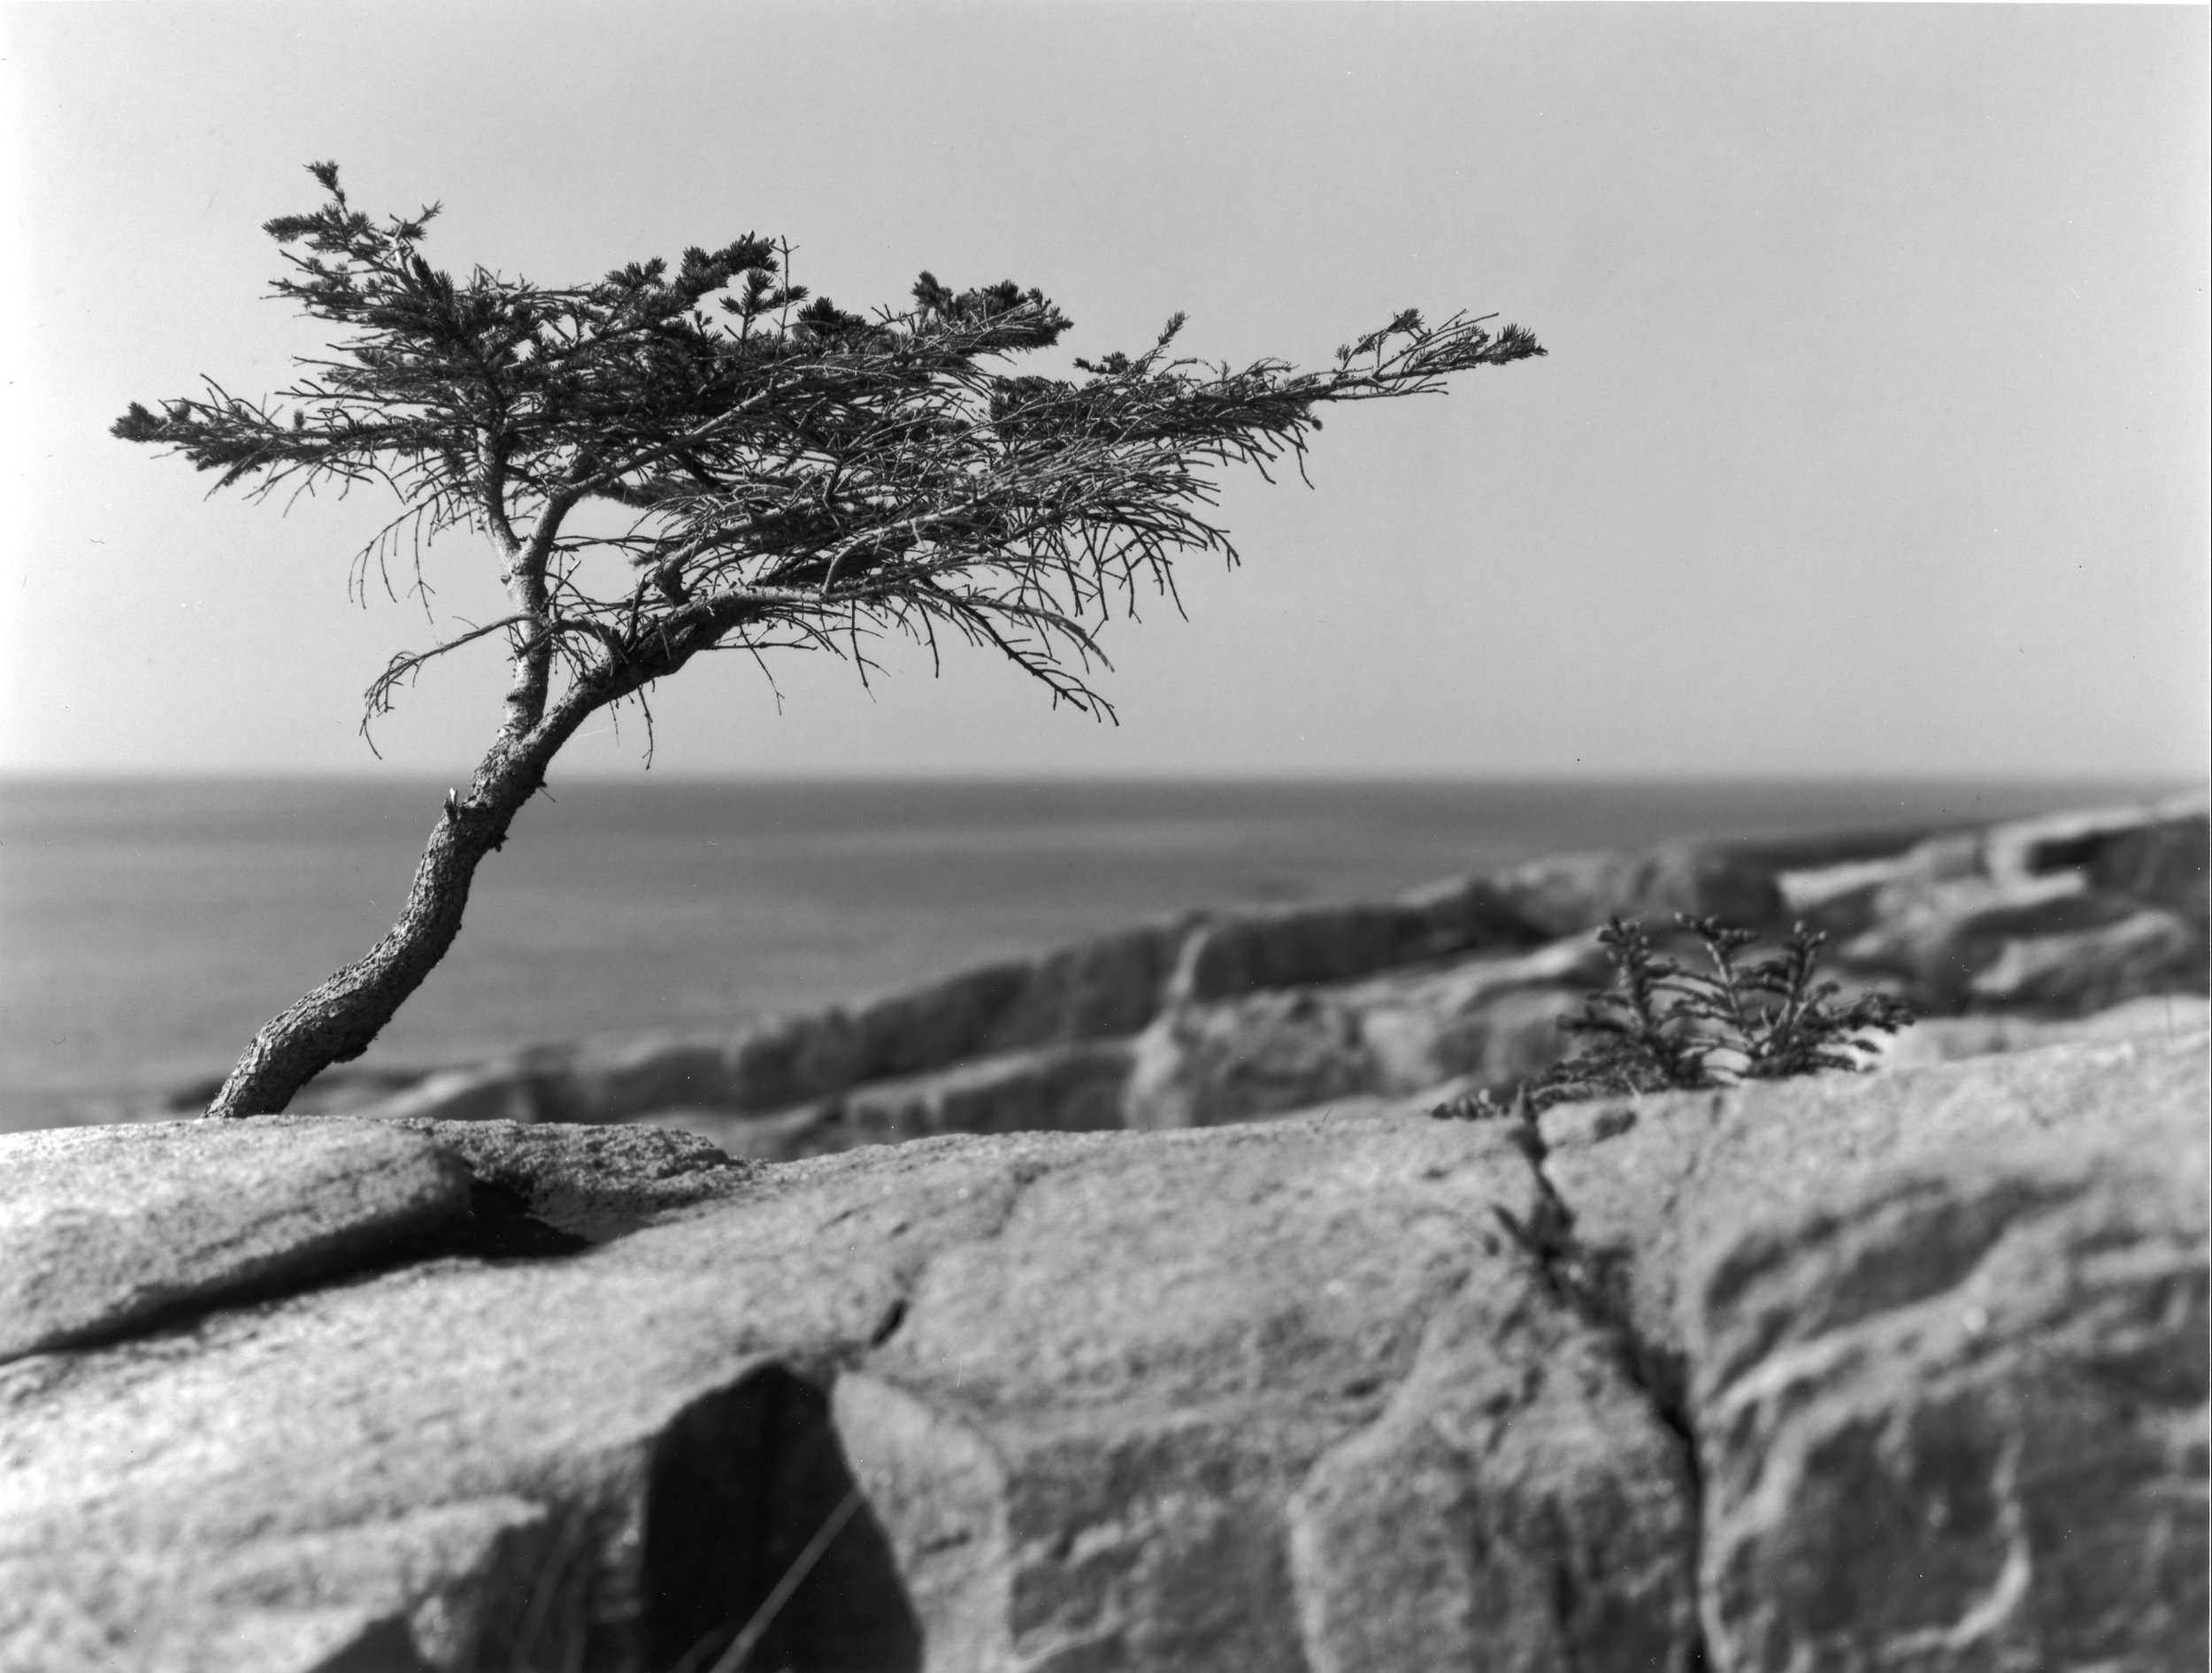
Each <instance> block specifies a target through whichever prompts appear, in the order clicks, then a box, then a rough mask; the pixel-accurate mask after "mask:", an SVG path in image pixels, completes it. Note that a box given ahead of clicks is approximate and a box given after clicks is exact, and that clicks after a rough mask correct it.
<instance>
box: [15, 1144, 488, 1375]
mask: <svg viewBox="0 0 2212 1673" xmlns="http://www.w3.org/2000/svg"><path fill="white" fill-rule="evenodd" d="M0 1181H4V1185H0V1362H5V1361H7V1360H11V1359H17V1358H19V1357H21V1356H22V1355H26V1354H35V1353H39V1352H42V1351H44V1350H46V1349H50V1348H53V1347H61V1346H65V1345H67V1344H70V1343H75V1342H82V1341H87V1340H90V1339H96V1338H99V1337H103V1336H112V1335H115V1334H117V1333H119V1332H120V1331H126V1330H128V1329H131V1328H133V1327H134V1326H136V1325H138V1324H142V1323H144V1322H145V1321H146V1320H148V1319H150V1318H152V1317H154V1316H157V1315H159V1314H162V1313H165V1312H168V1311H171V1310H173V1309H176V1308H186V1307H190V1306H195V1305H207V1304H210V1303H211V1302H213V1301H216V1300H218V1299H219V1298H221V1297H223V1296H224V1295H226V1294H228V1293H234V1292H237V1291H241V1290H247V1289H265V1288H267V1287H271V1286H285V1285H304V1284H306V1283H309V1282H311V1281H313V1280H315V1279H318V1278H323V1277H325V1276H326V1275H328V1274H329V1273H331V1272H333V1271H335V1270H340V1269H342V1268H344V1267H347V1266H349V1265H355V1264H358V1263H360V1262H364V1261H365V1260H369V1259H373V1257H374V1256H375V1255H376V1254H377V1253H378V1252H379V1251H380V1250H383V1249H388V1248H392V1247H400V1246H403V1245H404V1244H406V1243H407V1242H409V1241H410V1240H411V1239H417V1238H419V1237H422V1236H424V1235H426V1234H427V1233H429V1232H434V1230H436V1229H437V1228H438V1227H439V1226H440V1225H441V1224H447V1223H450V1222H453V1221H455V1220H457V1219H459V1218H460V1217H461V1216H465V1215H466V1213H467V1212H468V1207H469V1180H468V1174H467V1172H466V1170H465V1169H464V1168H463V1167H462V1166H461V1164H460V1163H458V1162H457V1160H456V1159H455V1158H454V1157H453V1156H452V1155H450V1154H449V1153H448V1152H447V1151H446V1150H445V1149H443V1148H442V1147H440V1146H438V1145H437V1144H435V1143H434V1142H432V1140H429V1139H428V1138H426V1137H424V1136H421V1135H419V1134H415V1133H409V1132H398V1131H396V1130H394V1129H392V1128H390V1127H388V1126H384V1125H382V1124H378V1123H373V1122H362V1121H347V1120H339V1119H326V1120H320V1121H317V1122H314V1123H312V1124H287V1125H286V1126H282V1127H268V1126H259V1125H257V1124H227V1123H211V1122H189V1121H187V1122H162V1123H157V1124H146V1125H135V1126H121V1127H88V1128H72V1129H65V1130H63V1131H59V1132H30V1133H18V1134H11V1135H8V1136H4V1137H0Z"/></svg>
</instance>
